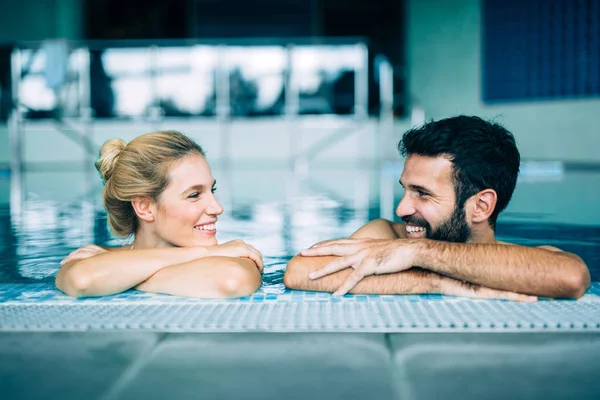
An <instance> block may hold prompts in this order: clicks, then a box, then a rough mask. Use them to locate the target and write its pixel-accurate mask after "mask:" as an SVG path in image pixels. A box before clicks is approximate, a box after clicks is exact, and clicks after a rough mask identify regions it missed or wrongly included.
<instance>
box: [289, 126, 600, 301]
mask: <svg viewBox="0 0 600 400" xmlns="http://www.w3.org/2000/svg"><path fill="white" fill-rule="evenodd" d="M398 149H399V151H400V153H401V154H402V155H403V156H405V157H406V161H405V163H404V170H403V172H402V175H401V177H400V184H401V185H402V186H403V187H404V189H405V194H404V197H403V198H402V200H401V201H400V203H399V204H398V208H397V209H396V214H397V215H398V216H399V217H401V218H402V220H403V222H404V223H402V224H398V223H392V222H390V221H387V220H383V219H378V220H375V221H371V222H369V223H367V224H366V225H364V226H363V227H362V228H360V229H359V230H358V231H357V232H355V233H354V234H353V235H352V236H350V238H349V239H345V240H332V241H326V242H322V243H318V244H316V245H314V246H312V247H311V248H310V249H307V250H304V251H302V252H301V253H300V254H299V255H297V256H296V257H294V258H293V259H292V260H291V261H290V263H289V264H288V266H287V269H286V272H285V276H284V283H285V285H286V286H287V287H289V288H293V289H303V290H317V291H329V292H335V293H334V294H336V295H342V294H345V293H347V292H349V291H352V292H353V293H380V294H385V293H388V294H408V293H443V294H452V295H458V296H467V297H475V298H502V299H509V300H517V301H535V300H536V299H537V296H544V297H563V298H564V297H568V298H577V297H581V296H582V295H583V294H584V293H585V291H586V290H587V288H588V286H589V283H590V275H589V271H588V269H587V267H586V265H585V263H584V262H583V261H582V260H581V259H580V258H579V257H578V256H576V255H574V254H571V253H567V252H564V251H561V250H560V249H557V248H555V247H550V246H541V247H537V248H533V247H525V246H519V245H513V244H508V243H502V242H499V241H497V240H496V238H495V236H494V230H495V226H496V220H497V218H498V214H499V213H500V212H501V211H502V210H504V209H505V208H506V206H507V205H508V203H509V201H510V198H511V196H512V194H513V191H514V188H515V184H516V181H517V176H518V173H519V164H520V155H519V151H518V150H517V147H516V144H515V140H514V137H513V136H512V134H511V133H510V132H508V131H507V130H506V129H505V128H504V127H502V126H501V125H499V124H497V123H493V122H488V121H484V120H482V119H481V118H478V117H468V116H458V117H453V118H447V119H443V120H440V121H432V122H430V123H427V124H425V125H424V126H422V127H419V128H415V129H412V130H410V131H408V132H406V133H405V134H404V136H403V138H402V141H401V142H400V143H399V145H398Z"/></svg>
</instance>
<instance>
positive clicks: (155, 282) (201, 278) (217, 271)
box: [136, 257, 262, 298]
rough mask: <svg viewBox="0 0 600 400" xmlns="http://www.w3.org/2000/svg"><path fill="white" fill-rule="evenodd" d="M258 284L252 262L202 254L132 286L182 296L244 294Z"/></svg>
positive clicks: (239, 295) (225, 296)
mask: <svg viewBox="0 0 600 400" xmlns="http://www.w3.org/2000/svg"><path fill="white" fill-rule="evenodd" d="M261 283H262V279H261V275H260V272H259V270H258V269H257V268H256V264H254V262H252V261H251V260H249V259H247V258H233V257H205V258H201V259H197V260H193V261H189V262H186V263H183V264H179V265H172V266H168V267H165V268H162V269H161V270H159V271H158V272H157V273H155V274H154V275H152V276H151V277H150V278H148V279H147V280H146V281H144V282H142V283H140V284H139V285H137V286H136V289H138V290H143V291H145V292H154V293H167V294H172V295H175V296H184V297H201V298H202V297H203V298H231V297H242V296H247V295H249V294H251V293H253V292H254V291H256V289H258V288H259V287H260V285H261Z"/></svg>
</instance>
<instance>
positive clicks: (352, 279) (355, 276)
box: [333, 269, 364, 296]
mask: <svg viewBox="0 0 600 400" xmlns="http://www.w3.org/2000/svg"><path fill="white" fill-rule="evenodd" d="M362 278H364V275H363V273H362V272H361V271H360V270H359V269H355V270H354V272H352V273H351V274H350V276H348V279H346V281H345V282H344V283H343V284H342V286H340V287H339V288H338V290H336V291H335V292H334V293H333V295H334V296H343V295H345V294H346V293H348V292H349V291H350V290H352V288H353V287H354V286H356V285H357V284H358V282H360V281H361V279H362Z"/></svg>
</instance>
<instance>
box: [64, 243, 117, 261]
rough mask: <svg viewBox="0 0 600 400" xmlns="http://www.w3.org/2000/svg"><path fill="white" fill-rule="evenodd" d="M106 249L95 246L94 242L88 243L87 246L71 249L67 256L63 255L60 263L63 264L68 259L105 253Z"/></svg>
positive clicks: (78, 258)
mask: <svg viewBox="0 0 600 400" xmlns="http://www.w3.org/2000/svg"><path fill="white" fill-rule="evenodd" d="M107 251H108V250H106V249H105V248H102V247H100V246H96V245H95V244H88V245H87V246H83V247H80V248H78V249H77V250H74V251H72V252H71V253H70V254H69V255H68V256H67V257H65V258H64V259H63V260H62V261H61V262H60V265H64V264H66V263H68V262H70V261H75V260H82V259H84V258H89V257H93V256H95V255H98V254H102V253H106V252H107Z"/></svg>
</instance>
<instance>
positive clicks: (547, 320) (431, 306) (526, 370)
mask: <svg viewBox="0 0 600 400" xmlns="http://www.w3.org/2000/svg"><path fill="white" fill-rule="evenodd" d="M384 317H387V318H388V320H385V318H384ZM463 320H464V321H463ZM521 320H522V321H521ZM332 321H333V322H332ZM336 321H337V322H336ZM386 321H387V322H386ZM453 321H454V322H453ZM520 321H521V322H520ZM523 321H530V322H531V323H530V324H526V323H523ZM465 322H466V325H465ZM382 323H383V324H382ZM386 323H387V325H386ZM231 330H238V332H231ZM307 331H308V332H307ZM441 331H443V332H441ZM369 332H375V333H369ZM389 332H396V333H389ZM398 332H401V333H398ZM599 370H600V284H599V283H594V284H593V285H592V287H591V288H590V290H589V291H588V294H586V295H585V296H584V297H583V298H582V299H580V300H578V301H540V302H538V303H533V304H522V303H512V302H505V301H483V300H478V301H474V300H468V299H457V298H451V297H449V298H446V297H445V296H432V295H422V296H362V297H361V296H346V297H344V298H341V299H339V298H337V299H335V298H333V297H332V296H330V295H329V294H322V293H314V292H298V291H292V292H288V291H285V292H283V293H280V294H268V293H256V294H254V295H253V296H249V297H248V298H243V299H235V300H233V299H232V300H221V301H217V300H199V299H184V298H177V297H174V296H166V295H152V294H148V293H143V292H138V291H128V292H125V293H123V294H119V295H115V296H106V297H102V298H89V299H79V300H76V299H72V298H69V297H67V296H64V295H63V294H61V293H60V292H58V291H57V290H56V289H55V288H52V285H51V284H46V283H40V284H30V285H27V284H2V285H0V398H1V399H2V400H5V399H6V400H9V399H58V398H60V399H101V400H106V399H138V398H140V399H166V398H172V399H261V400H265V399H309V398H310V399H344V400H350V399H366V398H371V399H402V400H405V399H461V400H465V399H481V398H485V399H513V398H514V399H564V398H577V399H597V398H598V394H599V393H600V379H598V372H597V371H599Z"/></svg>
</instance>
